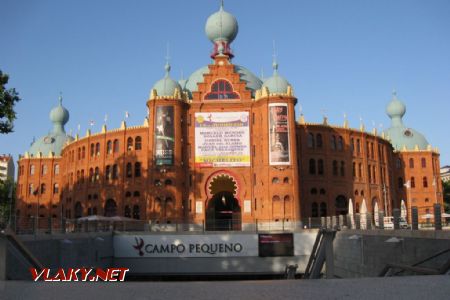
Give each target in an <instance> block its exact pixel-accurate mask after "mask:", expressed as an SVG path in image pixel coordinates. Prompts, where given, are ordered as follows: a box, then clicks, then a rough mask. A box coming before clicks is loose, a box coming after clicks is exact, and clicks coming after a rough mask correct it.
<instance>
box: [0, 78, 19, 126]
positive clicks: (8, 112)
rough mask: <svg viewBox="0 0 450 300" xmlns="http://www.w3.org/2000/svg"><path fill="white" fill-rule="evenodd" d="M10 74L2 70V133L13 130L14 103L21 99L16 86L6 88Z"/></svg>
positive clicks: (0, 90)
mask: <svg viewBox="0 0 450 300" xmlns="http://www.w3.org/2000/svg"><path fill="white" fill-rule="evenodd" d="M8 80H9V76H8V75H7V74H3V72H2V71H1V70H0V133H10V132H12V131H13V122H14V120H15V119H16V112H15V111H14V104H15V103H16V102H18V101H20V98H19V94H18V93H17V92H16V90H15V89H14V88H12V89H8V90H7V89H6V87H5V85H6V84H7V83H8Z"/></svg>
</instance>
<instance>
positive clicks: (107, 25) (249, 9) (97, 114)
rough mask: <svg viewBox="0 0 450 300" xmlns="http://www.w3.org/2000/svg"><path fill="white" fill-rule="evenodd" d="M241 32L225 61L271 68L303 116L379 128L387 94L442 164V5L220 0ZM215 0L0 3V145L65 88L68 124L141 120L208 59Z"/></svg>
mask: <svg viewBox="0 0 450 300" xmlns="http://www.w3.org/2000/svg"><path fill="white" fill-rule="evenodd" d="M224 2H225V4H224V6H225V10H227V11H228V12H230V13H232V14H233V15H234V16H236V18H237V21H238V23H239V33H238V36H237V38H236V40H235V41H234V42H233V43H232V45H231V47H232V49H233V51H234V54H235V58H234V59H233V63H235V64H239V65H242V66H244V67H246V68H247V69H249V70H251V71H252V72H253V73H255V74H256V75H258V76H261V74H263V75H264V77H268V76H270V75H271V74H272V67H271V65H272V56H273V52H274V50H273V41H275V52H276V54H277V60H278V64H279V74H281V75H282V76H284V77H285V78H286V79H287V80H288V81H289V82H290V83H291V85H292V86H293V89H294V92H295V95H296V97H297V98H298V104H297V106H296V112H297V117H298V115H299V113H300V110H301V111H302V113H303V114H304V115H305V118H306V121H307V122H321V121H322V118H323V115H324V114H325V115H326V116H327V117H328V119H329V122H330V123H331V124H336V125H342V123H343V119H344V117H343V116H344V114H346V115H347V116H348V119H349V122H350V126H351V127H355V128H359V123H360V120H362V122H363V123H364V124H365V127H366V130H368V131H371V129H372V128H373V127H377V128H378V129H381V128H387V127H388V126H389V124H390V120H389V118H388V117H387V115H386V113H385V109H386V105H387V104H388V103H389V101H390V99H391V93H392V90H394V89H395V90H396V91H397V95H398V97H399V99H401V100H402V101H403V102H404V103H405V104H406V107H407V112H406V115H405V117H404V123H405V124H406V125H407V126H409V127H411V128H414V129H416V130H418V131H419V132H421V133H423V134H424V135H425V136H426V138H427V139H428V142H429V143H430V144H431V145H432V146H433V147H438V148H439V151H440V153H441V165H446V164H450V138H449V137H450V134H449V127H450V122H449V112H450V1H448V0H430V1H418V0H396V1H392V0H377V1H371V0H341V1H335V0H316V1H312V0H308V1H306V0H302V1H299V0H295V1H294V0H291V1H288V0H277V1H265V0H259V1H252V0H246V1H242V0H225V1H224ZM219 4H220V1H219V0H195V1H194V0H192V1H186V0H184V1H182V0H164V1H148V0H122V1H119V0H117V1H112V0H96V1H92V0H77V1H69V0H40V1H33V0H28V1H25V0H0V20H2V27H1V29H0V33H1V35H0V36H1V39H0V69H1V70H2V71H3V72H4V73H7V74H9V76H10V81H9V83H8V85H7V87H8V88H11V87H14V88H16V89H17V91H18V92H19V94H20V97H21V98H22V100H21V101H20V102H19V103H18V104H17V106H16V112H17V120H16V121H15V123H14V125H15V126H14V133H11V134H8V135H0V153H10V154H12V155H13V156H14V158H15V159H17V158H18V155H19V154H23V153H24V152H25V151H27V150H28V149H29V147H30V143H31V142H32V140H33V138H34V137H35V138H36V139H37V138H39V137H41V136H44V135H46V134H47V133H48V131H49V130H50V129H51V127H52V124H51V122H50V120H49V117H48V114H49V112H50V110H51V108H52V107H54V106H55V105H57V103H58V96H59V95H60V93H62V95H63V98H64V100H63V105H64V106H65V107H66V108H67V109H68V110H69V111H70V120H69V122H68V124H67V125H66V131H67V132H72V133H73V134H76V133H77V132H78V124H80V127H81V131H80V135H81V136H84V134H85V132H86V129H88V128H90V126H89V122H90V120H94V121H95V125H94V126H93V128H92V131H93V132H99V131H100V130H101V126H102V125H103V123H104V118H105V115H108V120H107V127H108V128H109V129H113V128H118V127H120V122H121V121H122V120H124V118H125V111H128V112H129V118H128V119H127V124H128V125H129V126H132V125H140V124H142V122H143V120H144V117H145V116H146V113H147V109H146V101H147V99H148V96H149V92H150V90H151V88H152V86H153V85H154V83H155V82H156V81H158V80H159V79H161V78H162V77H163V76H164V64H165V57H166V52H167V45H169V56H170V64H171V66H172V71H171V76H172V77H173V78H176V79H180V78H181V76H182V74H184V75H183V76H184V78H187V77H188V76H189V74H191V73H192V72H194V71H195V70H197V69H199V68H201V67H203V66H205V65H207V64H209V63H211V59H210V57H209V54H210V52H211V50H212V44H211V42H210V41H209V40H208V39H207V38H206V36H205V33H204V25H205V22H206V19H207V18H208V16H209V15H211V14H212V13H214V12H216V11H217V10H218V8H219Z"/></svg>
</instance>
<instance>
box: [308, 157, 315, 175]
mask: <svg viewBox="0 0 450 300" xmlns="http://www.w3.org/2000/svg"><path fill="white" fill-rule="evenodd" d="M309 174H311V175H314V174H316V161H315V160H314V159H312V158H311V159H310V160H309Z"/></svg>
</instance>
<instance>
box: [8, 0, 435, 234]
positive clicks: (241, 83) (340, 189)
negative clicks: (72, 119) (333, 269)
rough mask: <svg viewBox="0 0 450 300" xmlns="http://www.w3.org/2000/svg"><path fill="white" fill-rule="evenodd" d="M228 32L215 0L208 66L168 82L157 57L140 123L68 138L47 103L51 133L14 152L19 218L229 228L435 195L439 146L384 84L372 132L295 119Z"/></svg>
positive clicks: (282, 94) (386, 206) (62, 115)
mask: <svg viewBox="0 0 450 300" xmlns="http://www.w3.org/2000/svg"><path fill="white" fill-rule="evenodd" d="M237 31H238V25H237V22H236V19H235V18H234V16H232V15H231V14H229V13H228V12H226V11H224V10H223V8H222V7H221V9H220V10H219V11H218V12H216V13H215V14H213V15H211V16H210V17H209V19H208V21H207V24H206V34H207V36H208V38H209V39H210V40H211V41H212V43H213V45H214V50H213V53H212V55H211V58H212V62H211V64H209V65H207V66H205V67H203V68H200V69H199V70H197V71H196V72H194V73H193V74H192V75H191V76H190V77H189V78H188V79H187V80H181V81H179V82H178V81H175V80H173V79H172V78H171V77H170V66H169V64H166V74H165V76H164V78H163V79H161V80H160V81H158V82H157V83H156V84H155V85H154V86H153V88H152V89H151V92H150V95H149V99H148V100H147V102H146V105H147V107H148V112H149V115H148V117H147V118H146V119H145V121H144V124H143V125H142V126H135V127H127V125H126V124H125V122H124V123H123V124H122V126H121V127H120V128H119V129H113V130H108V129H107V128H106V126H104V127H103V130H102V131H101V132H99V133H91V132H90V131H89V130H88V131H87V133H86V135H85V136H84V137H79V136H76V137H75V138H72V137H70V136H68V135H66V133H65V131H64V124H65V123H66V122H67V120H68V118H69V113H68V111H67V110H66V109H65V108H63V107H62V104H61V103H60V105H59V106H57V107H56V108H54V109H53V110H52V112H51V114H50V118H51V120H52V122H53V124H54V129H53V131H52V132H51V133H50V134H49V135H47V136H44V137H42V138H41V139H40V140H38V141H36V142H35V143H34V144H33V145H32V147H31V148H30V150H29V151H28V152H27V153H25V155H24V156H23V157H21V159H20V160H19V174H18V188H17V198H18V199H19V201H18V202H17V207H16V213H17V216H18V218H19V220H27V219H29V218H31V217H32V216H36V215H38V216H40V217H41V218H44V219H45V218H60V217H63V218H78V217H82V216H87V215H105V216H113V215H120V216H126V217H131V218H136V219H141V220H149V221H151V222H153V223H186V224H187V223H189V224H205V225H206V228H207V229H217V228H221V227H222V226H223V225H226V226H227V228H229V229H236V230H240V229H242V228H244V227H245V226H248V225H252V224H255V223H258V224H281V223H283V224H286V223H287V224H290V225H293V226H301V223H300V222H301V221H302V220H303V221H304V220H305V219H306V218H308V217H320V216H332V215H339V214H347V212H348V205H349V200H350V199H352V203H353V204H354V207H355V212H358V210H359V207H360V206H361V205H362V202H363V201H364V202H365V204H366V206H367V208H368V211H370V212H373V210H374V207H375V203H376V205H377V206H378V208H379V210H385V211H387V212H386V214H387V215H390V214H391V213H392V209H393V208H399V207H400V202H401V200H405V201H406V202H407V204H408V206H409V207H410V206H411V205H415V206H419V207H431V206H432V204H433V203H436V202H437V203H442V201H443V200H442V193H441V191H442V187H441V180H440V177H439V165H440V164H439V153H438V152H437V150H434V149H432V148H431V146H429V145H428V142H426V140H425V138H424V137H423V136H422V135H421V134H420V133H418V132H417V131H415V130H413V129H411V128H407V127H405V126H404V125H403V123H402V122H401V118H402V116H403V114H404V113H405V106H404V104H403V103H401V102H400V101H399V100H398V99H397V98H396V95H395V94H394V96H393V100H392V101H391V103H390V104H389V105H388V109H387V111H388V115H389V116H390V117H391V119H392V123H393V124H392V127H391V128H389V129H388V130H386V131H385V132H382V133H377V132H376V131H374V132H371V133H368V132H366V131H365V130H364V128H363V127H361V128H359V129H351V128H349V126H348V123H347V122H344V124H343V126H333V125H330V124H328V123H327V120H326V119H325V120H324V121H323V123H320V124H312V123H307V122H306V121H305V119H304V117H303V115H302V116H300V118H299V120H296V117H295V110H294V107H295V104H296V103H297V99H296V97H295V95H294V92H293V88H292V86H291V85H290V84H289V83H288V81H287V80H286V79H285V78H283V77H282V76H281V75H279V74H278V65H277V64H276V62H274V65H273V67H274V74H273V76H272V77H270V78H268V79H266V80H264V81H262V80H261V79H259V78H258V77H257V76H255V75H254V74H252V73H251V72H250V71H249V70H247V69H245V68H244V67H242V66H238V65H234V64H233V63H232V58H233V53H232V51H231V49H230V44H231V42H232V41H233V39H234V38H235V37H236V35H237ZM407 182H409V183H410V185H411V189H408V193H407V189H406V187H405V185H404V184H405V183H407ZM19 224H20V222H19Z"/></svg>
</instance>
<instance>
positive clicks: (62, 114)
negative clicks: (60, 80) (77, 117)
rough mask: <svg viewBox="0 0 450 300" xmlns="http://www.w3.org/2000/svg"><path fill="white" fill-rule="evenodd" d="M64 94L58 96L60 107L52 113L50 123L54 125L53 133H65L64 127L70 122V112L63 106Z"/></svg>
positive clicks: (55, 108)
mask: <svg viewBox="0 0 450 300" xmlns="http://www.w3.org/2000/svg"><path fill="white" fill-rule="evenodd" d="M62 100H63V97H62V93H61V92H60V93H59V96H58V106H56V107H54V108H53V109H52V110H51V111H50V121H52V123H53V130H52V132H53V133H65V132H66V131H65V129H64V125H65V124H66V123H67V121H69V111H68V110H67V109H66V108H65V107H64V106H62Z"/></svg>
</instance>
